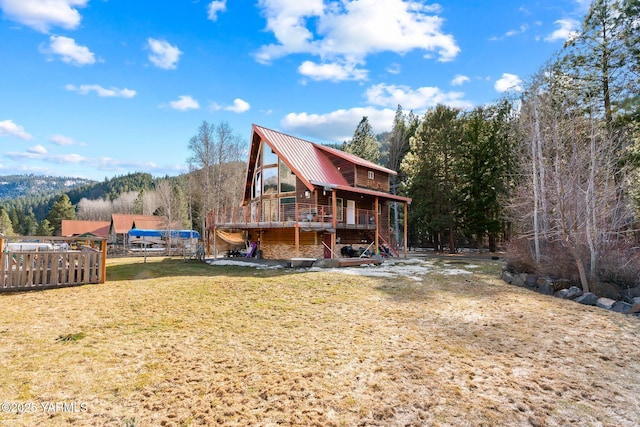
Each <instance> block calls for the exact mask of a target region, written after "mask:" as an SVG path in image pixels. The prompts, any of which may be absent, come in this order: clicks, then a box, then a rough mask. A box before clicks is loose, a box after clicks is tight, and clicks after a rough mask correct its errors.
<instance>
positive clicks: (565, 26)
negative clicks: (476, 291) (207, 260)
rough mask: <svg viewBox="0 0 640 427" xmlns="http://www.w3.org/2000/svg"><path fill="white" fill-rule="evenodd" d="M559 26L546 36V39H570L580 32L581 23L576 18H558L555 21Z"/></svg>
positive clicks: (549, 40)
mask: <svg viewBox="0 0 640 427" xmlns="http://www.w3.org/2000/svg"><path fill="white" fill-rule="evenodd" d="M554 23H555V24H556V25H557V26H558V27H559V28H558V29H557V30H555V31H554V32H553V33H551V34H549V35H548V36H547V37H545V38H544V40H545V41H548V42H553V41H556V40H562V41H565V40H568V39H569V38H572V37H575V36H576V35H577V34H578V31H577V30H578V29H579V28H580V23H579V22H578V21H576V20H575V19H558V20H557V21H555V22H554Z"/></svg>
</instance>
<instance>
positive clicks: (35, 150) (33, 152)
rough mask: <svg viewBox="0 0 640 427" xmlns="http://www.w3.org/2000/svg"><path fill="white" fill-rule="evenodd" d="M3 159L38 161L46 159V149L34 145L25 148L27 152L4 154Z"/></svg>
mask: <svg viewBox="0 0 640 427" xmlns="http://www.w3.org/2000/svg"><path fill="white" fill-rule="evenodd" d="M5 157H9V158H11V159H16V160H20V159H29V160H38V159H45V158H46V157H47V149H46V148H44V147H43V146H42V145H34V146H33V147H30V148H27V151H21V152H15V151H11V152H8V153H5Z"/></svg>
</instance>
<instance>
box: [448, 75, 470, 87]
mask: <svg viewBox="0 0 640 427" xmlns="http://www.w3.org/2000/svg"><path fill="white" fill-rule="evenodd" d="M469 81H470V79H469V77H467V76H465V75H462V74H458V75H456V76H455V77H454V78H453V80H451V86H462V85H463V84H465V83H468V82H469Z"/></svg>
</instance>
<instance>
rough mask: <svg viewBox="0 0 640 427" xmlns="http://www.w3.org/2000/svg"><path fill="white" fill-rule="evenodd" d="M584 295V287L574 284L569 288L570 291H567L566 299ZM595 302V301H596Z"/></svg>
mask: <svg viewBox="0 0 640 427" xmlns="http://www.w3.org/2000/svg"><path fill="white" fill-rule="evenodd" d="M581 295H582V289H580V288H579V287H577V286H572V287H570V288H569V292H568V293H567V296H566V297H565V298H566V299H576V298H578V297H579V296H581ZM594 304H595V303H594Z"/></svg>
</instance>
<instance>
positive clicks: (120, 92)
mask: <svg viewBox="0 0 640 427" xmlns="http://www.w3.org/2000/svg"><path fill="white" fill-rule="evenodd" d="M65 89H67V90H68V91H71V92H78V93H79V94H81V95H87V94H89V92H95V93H96V94H98V96H100V97H114V98H133V97H134V96H136V94H137V92H136V91H135V90H132V89H127V88H124V89H118V88H115V87H112V88H109V89H107V88H104V87H102V86H100V85H80V86H75V85H72V84H68V85H66V86H65Z"/></svg>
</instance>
